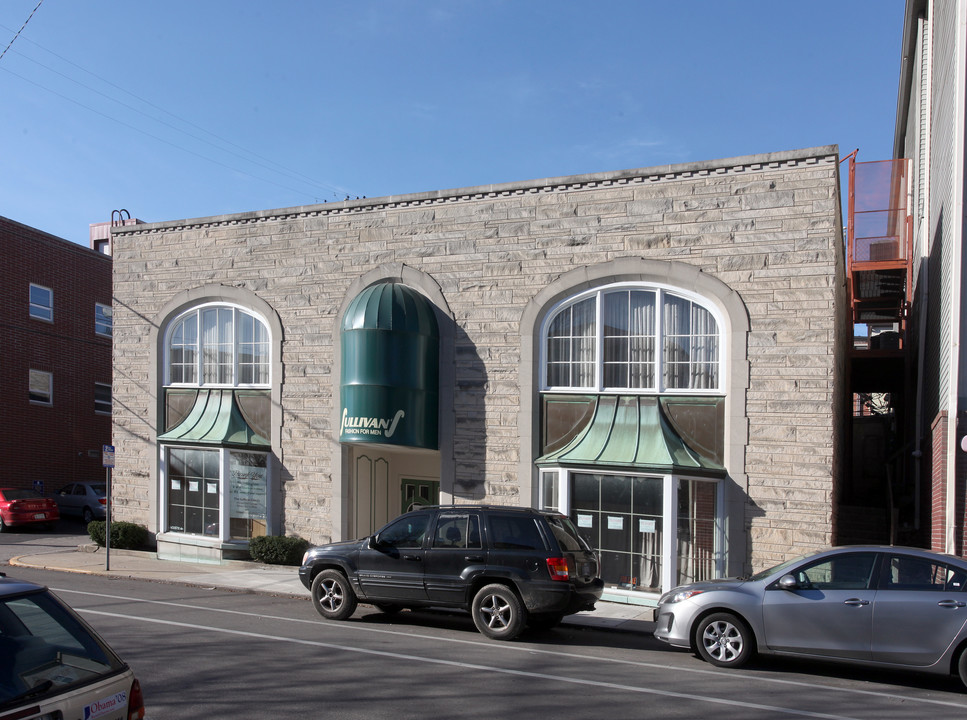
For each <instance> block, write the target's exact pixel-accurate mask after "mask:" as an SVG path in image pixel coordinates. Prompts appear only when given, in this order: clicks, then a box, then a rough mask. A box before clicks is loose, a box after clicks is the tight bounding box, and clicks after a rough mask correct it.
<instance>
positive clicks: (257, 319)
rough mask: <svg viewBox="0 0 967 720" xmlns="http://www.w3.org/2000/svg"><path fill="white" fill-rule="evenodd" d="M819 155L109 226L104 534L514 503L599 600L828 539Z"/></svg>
mask: <svg viewBox="0 0 967 720" xmlns="http://www.w3.org/2000/svg"><path fill="white" fill-rule="evenodd" d="M838 164H839V157H838V151H837V148H836V147H822V148H813V149H809V150H801V151H788V152H779V153H772V154H764V155H756V156H749V157H742V158H733V159H728V160H721V161H709V162H699V163H689V164H683V165H674V166H664V167H658V168H646V169H639V170H629V171H620V172H606V173H598V174H591V175H582V176H574V177H564V178H553V179H547V180H540V181H531V182H516V183H507V184H501V185H491V186H485V187H473V188H464V189H458V190H445V191H438V192H429V193H419V194H411V195H403V196H392V197H383V198H374V199H363V200H356V201H346V202H339V203H328V204H321V205H313V206H307V207H296V208H289V209H282V210H268V211H258V212H250V213H242V214H236V215H228V216H219V217H208V218H200V219H193V220H180V221H174V222H159V223H152V224H144V225H136V226H130V227H118V228H114V229H113V253H114V293H115V314H114V369H115V383H114V397H115V399H116V402H115V406H114V444H115V446H116V448H117V453H116V470H115V480H116V487H115V496H114V503H115V504H114V509H115V513H116V517H118V518H119V519H123V520H131V521H136V522H141V523H144V524H146V525H147V526H148V528H149V530H150V531H151V532H152V533H153V534H154V535H155V537H156V538H157V542H158V551H159V555H161V556H163V557H178V558H182V559H190V558H194V559H199V560H209V561H217V560H218V559H220V558H222V557H230V556H232V555H234V554H236V553H240V552H244V550H245V547H246V546H247V541H248V539H249V538H250V537H252V536H254V535H259V534H264V533H268V534H295V535H299V536H302V537H305V538H307V539H309V540H310V541H312V542H315V543H321V542H326V541H330V540H339V539H348V538H352V537H358V536H363V535H365V534H367V533H369V532H371V531H373V530H374V529H376V528H377V527H379V525H380V524H381V523H382V522H384V521H386V520H387V519H389V518H392V517H394V516H395V515H397V514H399V513H400V512H402V511H403V510H404V509H405V508H407V507H411V506H413V505H414V504H420V503H424V502H442V503H451V502H475V503H478V502H487V503H497V504H511V505H539V506H544V507H553V508H558V509H560V510H561V511H562V512H564V513H566V514H568V515H570V516H571V517H572V519H573V520H574V522H575V524H576V525H577V526H578V527H579V529H580V531H581V532H582V533H583V534H584V535H585V536H586V537H587V538H588V539H589V540H590V541H591V542H592V544H593V545H594V546H595V547H596V548H597V549H598V550H599V551H600V553H601V556H602V559H603V568H604V571H603V574H604V575H605V580H606V582H607V583H608V584H609V592H610V593H611V594H612V595H624V596H626V598H628V599H636V598H640V597H643V596H649V595H653V593H655V592H657V591H659V590H660V589H661V588H663V587H666V588H667V587H669V586H670V585H673V584H675V583H676V582H678V581H680V580H686V579H689V578H702V577H708V576H712V575H720V574H723V573H729V574H736V573H741V572H745V571H748V569H749V568H751V567H756V568H761V567H763V566H765V565H767V564H770V563H773V562H775V561H779V560H782V559H785V558H788V557H789V556H791V555H793V554H797V553H800V552H803V551H805V550H810V549H814V548H819V547H823V546H825V545H828V544H830V543H831V541H832V539H833V532H834V528H833V520H832V499H833V495H834V492H835V478H836V477H837V474H838V472H839V463H840V462H841V458H840V454H841V445H842V441H843V428H842V421H841V418H842V417H843V415H844V412H843V411H844V408H843V404H844V401H843V397H844V396H845V389H844V387H843V375H844V367H843V361H842V358H843V357H844V355H845V343H846V342H847V326H848V325H847V322H846V318H845V315H844V313H845V306H844V295H843V293H844V260H843V245H842V235H841V228H842V220H841V217H840V208H839V166H838Z"/></svg>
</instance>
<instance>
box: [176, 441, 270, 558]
mask: <svg viewBox="0 0 967 720" xmlns="http://www.w3.org/2000/svg"><path fill="white" fill-rule="evenodd" d="M169 450H209V451H216V452H218V472H219V477H218V535H199V534H197V533H189V532H182V531H180V530H168V529H167V528H168V451H169ZM237 451H238V449H237V448H228V447H223V446H210V447H198V446H189V445H177V444H171V445H166V444H159V445H158V452H159V463H160V464H159V472H158V498H159V499H160V502H159V503H158V504H159V506H160V508H159V509H160V512H159V515H160V518H159V520H160V523H161V524H160V527H161V528H162V533H163V534H164V535H167V536H178V537H185V538H194V539H195V540H197V541H200V542H208V543H211V544H213V545H221V544H224V543H232V544H237V543H242V544H244V543H247V542H248V540H243V539H240V538H232V537H231V528H230V522H231V512H232V505H231V503H232V497H231V487H230V486H231V481H230V477H231V453H232V452H237ZM241 452H246V453H256V454H259V455H264V456H265V531H266V535H275V534H277V529H276V527H275V522H274V519H273V518H274V517H275V507H274V501H273V498H274V495H275V493H273V492H272V478H273V477H274V468H273V464H274V462H275V460H274V457H273V455H272V453H270V452H264V451H257V450H243V451H241Z"/></svg>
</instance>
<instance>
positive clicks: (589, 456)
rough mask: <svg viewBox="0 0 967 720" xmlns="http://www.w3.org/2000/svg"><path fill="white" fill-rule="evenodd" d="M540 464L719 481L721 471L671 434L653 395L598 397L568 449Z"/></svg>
mask: <svg viewBox="0 0 967 720" xmlns="http://www.w3.org/2000/svg"><path fill="white" fill-rule="evenodd" d="M537 464H538V465H545V466H546V465H570V466H583V467H602V468H608V469H616V468H623V469H625V470H637V471H646V472H659V473H662V474H665V473H680V474H688V475H702V476H711V477H723V476H724V475H725V468H724V467H722V466H721V465H719V464H718V463H716V462H714V461H712V460H710V459H708V458H706V457H703V456H702V455H700V454H699V453H698V452H696V451H695V450H694V449H692V448H691V447H689V446H688V445H687V444H686V443H685V441H684V440H683V439H682V437H681V436H680V435H679V434H678V433H677V432H675V430H674V429H673V428H672V426H671V424H670V423H669V422H668V419H667V418H666V417H665V414H664V412H662V409H661V406H660V404H659V400H658V398H656V397H649V396H641V395H601V396H599V397H598V398H597V400H596V403H595V408H594V416H593V417H592V418H591V421H590V422H589V423H588V424H587V426H586V427H585V428H584V430H582V431H581V432H580V433H578V434H577V435H576V436H575V437H574V438H573V439H572V440H571V441H570V442H569V443H568V444H567V445H565V446H564V447H562V448H560V449H558V450H555V451H554V452H550V453H547V454H546V455H543V456H541V457H540V458H538V459H537Z"/></svg>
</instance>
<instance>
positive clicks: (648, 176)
mask: <svg viewBox="0 0 967 720" xmlns="http://www.w3.org/2000/svg"><path fill="white" fill-rule="evenodd" d="M838 163H839V147H838V146H836V145H826V146H823V147H815V148H808V149H805V150H786V151H783V152H777V153H766V154H761V155H746V156H743V157H737V158H729V159H725V160H706V161H702V162H695V163H681V164H678V165H662V166H657V167H650V168H639V169H635V170H618V171H613V172H603V173H593V174H587V175H570V176H565V177H556V178H545V179H542V180H529V181H522V182H512V183H501V184H497V185H480V186H477V187H469V188H459V189H453V190H436V191H432V192H423V193H410V194H407V195H390V196H385V197H379V198H361V199H358V200H345V201H341V202H333V203H322V204H317V205H303V206H298V207H290V208H281V209H275V210H260V211H254V212H244V213H235V214H231V215H216V216H211V217H202V218H194V219H189V220H172V221H167V222H157V223H144V224H139V225H128V226H120V227H115V228H112V229H111V233H112V234H113V235H151V234H156V233H159V232H161V233H163V232H172V231H180V230H197V229H204V228H210V227H224V226H232V225H251V224H256V223H265V222H279V221H286V220H294V219H302V218H311V217H324V216H335V215H347V214H365V213H371V212H380V211H383V210H392V209H401V208H419V207H425V206H434V205H443V204H451V203H460V202H468V201H477V200H485V199H489V198H505V197H512V196H519V195H534V194H547V193H559V192H571V191H576V190H588V189H594V188H607V187H620V186H625V185H640V184H645V183H658V182H668V181H675V180H684V179H690V178H701V177H709V176H717V175H722V176H724V175H734V174H739V173H745V172H761V171H768V170H784V169H788V168H790V167H797V166H808V165H817V166H818V165H838Z"/></svg>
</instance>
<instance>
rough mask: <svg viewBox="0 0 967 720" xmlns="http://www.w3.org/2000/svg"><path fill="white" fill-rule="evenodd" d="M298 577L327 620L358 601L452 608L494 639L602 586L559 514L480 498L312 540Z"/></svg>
mask: <svg viewBox="0 0 967 720" xmlns="http://www.w3.org/2000/svg"><path fill="white" fill-rule="evenodd" d="M299 578H300V579H301V580H302V583H303V584H304V585H305V586H306V587H307V588H309V590H310V591H311V593H312V602H313V604H314V605H315V608H316V610H317V611H318V612H319V614H320V615H322V616H323V617H325V618H328V619H331V620H344V619H346V618H348V617H350V616H351V615H352V614H353V612H355V610H356V606H357V603H358V602H360V601H362V602H367V603H371V604H373V605H375V606H376V607H377V608H379V609H380V610H382V611H383V612H387V613H392V612H397V611H399V610H402V609H404V608H418V607H435V608H459V609H463V610H467V611H469V612H470V614H471V616H472V617H473V622H474V625H475V626H476V627H477V629H478V630H479V631H480V632H481V633H483V634H484V635H486V636H487V637H490V638H493V639H497V640H511V639H513V638H515V637H517V636H518V635H519V634H520V633H521V632H522V631H523V630H524V629H525V628H526V627H531V628H535V629H547V628H550V627H553V626H555V625H557V624H558V623H559V622H560V621H561V619H562V618H563V617H565V616H566V615H569V614H572V613H576V612H579V611H581V610H592V609H594V604H595V602H597V601H598V600H599V599H600V598H601V593H602V591H603V589H604V583H603V581H602V580H601V578H600V577H599V566H598V558H597V556H596V555H595V553H594V552H593V551H592V550H591V548H590V547H588V545H587V544H586V543H585V541H584V540H583V539H582V538H581V537H580V536H579V535H578V532H577V530H576V529H575V527H574V526H573V525H572V523H571V521H570V520H569V519H568V518H567V517H565V516H564V515H561V514H559V513H555V512H546V511H541V510H534V509H531V508H514V507H495V506H479V505H474V506H426V507H421V508H420V509H417V510H413V511H411V512H408V513H405V514H404V515H401V516H400V517H398V518H396V519H395V520H393V521H391V522H390V523H389V524H388V525H386V526H385V527H384V528H382V529H381V530H379V531H378V532H377V533H376V534H374V535H371V536H369V537H366V538H363V539H361V540H353V541H350V542H338V543H332V544H329V545H320V546H318V547H315V548H310V549H309V550H308V551H307V552H306V554H305V556H304V558H303V560H302V567H301V568H300V569H299Z"/></svg>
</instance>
